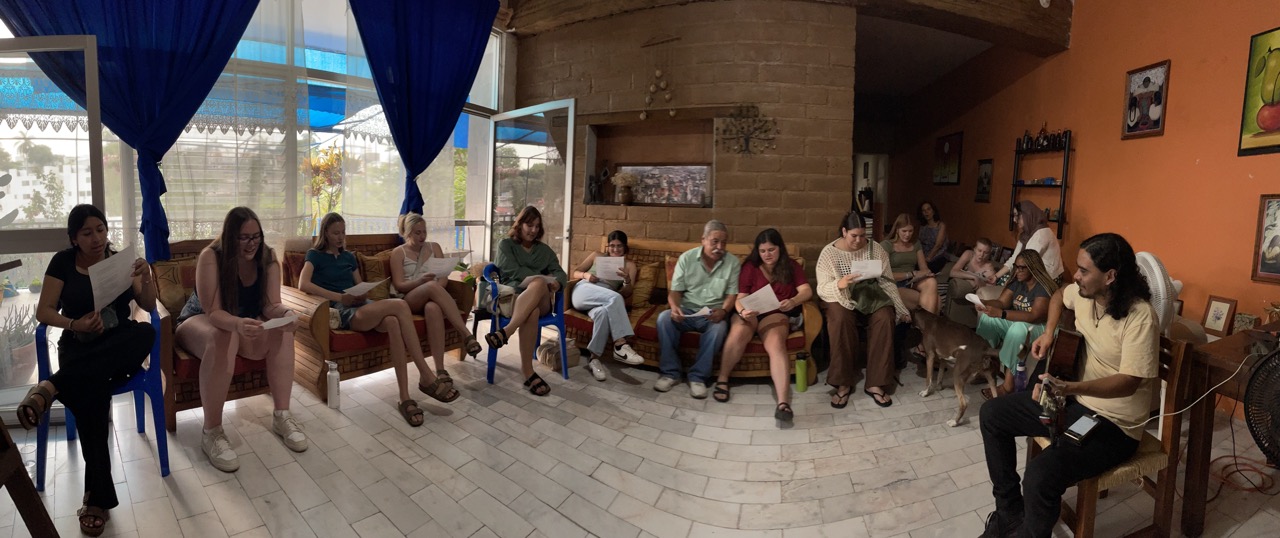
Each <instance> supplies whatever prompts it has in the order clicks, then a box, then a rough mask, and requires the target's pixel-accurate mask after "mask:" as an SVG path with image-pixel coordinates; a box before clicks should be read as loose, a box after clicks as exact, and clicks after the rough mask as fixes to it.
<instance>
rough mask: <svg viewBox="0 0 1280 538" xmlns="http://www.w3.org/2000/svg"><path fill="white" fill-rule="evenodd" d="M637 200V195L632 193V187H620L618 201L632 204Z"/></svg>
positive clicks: (623, 203)
mask: <svg viewBox="0 0 1280 538" xmlns="http://www.w3.org/2000/svg"><path fill="white" fill-rule="evenodd" d="M634 201H636V198H635V195H633V194H632V193H631V187H618V203H619V204H622V205H631V203H632V202H634Z"/></svg>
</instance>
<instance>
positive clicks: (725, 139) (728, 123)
mask: <svg viewBox="0 0 1280 538" xmlns="http://www.w3.org/2000/svg"><path fill="white" fill-rule="evenodd" d="M778 134H779V131H778V121H777V120H775V119H773V118H765V117H761V116H760V108H759V107H757V106H755V105H742V106H739V107H738V109H737V110H735V111H734V112H733V114H730V115H729V117H727V118H722V119H721V120H720V126H719V127H717V128H716V141H717V142H719V143H720V147H721V149H723V150H724V151H727V152H731V153H740V154H743V155H755V154H757V153H764V151H765V150H767V149H777V148H778V145H777V144H775V143H774V139H775V138H777V136H778Z"/></svg>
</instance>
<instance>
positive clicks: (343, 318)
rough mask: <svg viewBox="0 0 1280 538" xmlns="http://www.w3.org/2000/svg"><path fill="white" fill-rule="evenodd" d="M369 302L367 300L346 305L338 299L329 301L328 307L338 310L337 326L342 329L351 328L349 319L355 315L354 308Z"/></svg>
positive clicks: (356, 308) (357, 308) (347, 329)
mask: <svg viewBox="0 0 1280 538" xmlns="http://www.w3.org/2000/svg"><path fill="white" fill-rule="evenodd" d="M367 304H369V301H365V302H363V303H360V304H357V305H351V306H346V305H344V304H342V303H341V302H338V301H329V308H332V309H334V310H337V311H338V328H339V329H342V330H344V331H349V330H351V319H352V318H354V317H356V310H359V309H360V307H362V306H364V305H367Z"/></svg>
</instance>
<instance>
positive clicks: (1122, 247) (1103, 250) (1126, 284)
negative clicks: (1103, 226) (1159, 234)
mask: <svg viewBox="0 0 1280 538" xmlns="http://www.w3.org/2000/svg"><path fill="white" fill-rule="evenodd" d="M1080 248H1082V249H1084V251H1085V252H1088V253H1089V258H1091V259H1092V260H1093V265H1095V266H1097V268H1098V271H1100V272H1103V273H1105V272H1107V271H1111V270H1113V269H1114V270H1115V272H1116V279H1115V280H1114V281H1112V282H1111V285H1110V286H1108V292H1109V294H1110V297H1108V299H1107V314H1109V315H1110V316H1111V317H1113V318H1115V319H1116V320H1120V319H1124V317H1125V316H1127V315H1129V308H1130V307H1132V306H1133V303H1136V302H1138V301H1150V300H1151V288H1150V287H1148V286H1147V279H1145V278H1143V277H1142V273H1141V272H1139V271H1138V258H1137V256H1135V255H1134V253H1133V247H1131V246H1129V242H1128V241H1125V239H1124V238H1123V237H1121V236H1120V235H1119V234H1113V233H1101V234H1098V235H1095V236H1093V237H1090V238H1088V239H1085V240H1084V242H1083V243H1080Z"/></svg>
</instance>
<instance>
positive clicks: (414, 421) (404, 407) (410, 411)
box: [400, 400, 422, 428]
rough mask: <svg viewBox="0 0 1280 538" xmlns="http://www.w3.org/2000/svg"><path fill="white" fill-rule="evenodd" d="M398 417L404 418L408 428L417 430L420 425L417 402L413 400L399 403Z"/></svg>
mask: <svg viewBox="0 0 1280 538" xmlns="http://www.w3.org/2000/svg"><path fill="white" fill-rule="evenodd" d="M400 416H402V417H404V421H405V422H408V423H409V425H410V426H413V427H415V428H417V427H418V426H421V425H422V409H421V408H419V407H418V402H416V401H413V400H405V401H403V402H400Z"/></svg>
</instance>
